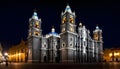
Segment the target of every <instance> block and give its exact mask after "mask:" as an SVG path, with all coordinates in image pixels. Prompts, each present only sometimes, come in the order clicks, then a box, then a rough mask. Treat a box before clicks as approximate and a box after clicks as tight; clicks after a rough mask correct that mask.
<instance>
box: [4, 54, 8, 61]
mask: <svg viewBox="0 0 120 69" xmlns="http://www.w3.org/2000/svg"><path fill="white" fill-rule="evenodd" d="M4 57H5V60H6V61H7V60H8V53H4Z"/></svg>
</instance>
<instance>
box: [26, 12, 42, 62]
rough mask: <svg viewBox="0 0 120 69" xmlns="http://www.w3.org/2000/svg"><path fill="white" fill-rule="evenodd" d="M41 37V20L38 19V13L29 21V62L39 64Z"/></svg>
mask: <svg viewBox="0 0 120 69" xmlns="http://www.w3.org/2000/svg"><path fill="white" fill-rule="evenodd" d="M41 36H42V29H41V19H38V16H37V12H34V13H33V16H32V17H31V18H30V19H29V33H28V49H29V52H28V62H39V60H40V59H39V57H40V51H39V49H40V38H41Z"/></svg>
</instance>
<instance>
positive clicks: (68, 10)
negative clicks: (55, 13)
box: [65, 4, 72, 13]
mask: <svg viewBox="0 0 120 69" xmlns="http://www.w3.org/2000/svg"><path fill="white" fill-rule="evenodd" d="M65 12H69V13H71V12H72V11H71V8H70V6H69V4H67V6H66V8H65Z"/></svg>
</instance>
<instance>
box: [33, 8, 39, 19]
mask: <svg viewBox="0 0 120 69" xmlns="http://www.w3.org/2000/svg"><path fill="white" fill-rule="evenodd" d="M32 18H33V19H36V20H38V16H37V12H36V10H34V13H33V16H32Z"/></svg>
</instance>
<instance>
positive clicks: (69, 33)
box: [27, 5, 103, 63]
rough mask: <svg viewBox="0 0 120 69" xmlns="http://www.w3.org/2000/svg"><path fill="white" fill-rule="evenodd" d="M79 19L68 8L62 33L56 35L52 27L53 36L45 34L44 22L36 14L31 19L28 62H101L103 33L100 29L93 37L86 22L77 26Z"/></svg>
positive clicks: (63, 18)
mask: <svg viewBox="0 0 120 69" xmlns="http://www.w3.org/2000/svg"><path fill="white" fill-rule="evenodd" d="M75 19H76V14H75V12H72V11H71V8H70V6H69V5H67V6H66V8H65V11H64V12H62V13H61V25H60V28H61V33H60V34H58V33H56V32H55V28H54V27H52V29H51V32H50V33H49V34H46V35H43V34H42V28H41V19H39V18H38V15H37V13H36V12H34V13H33V16H32V17H31V18H30V19H29V34H28V38H27V39H28V62H41V63H43V62H50V63H52V62H53V63H56V62H57V63H58V62H61V63H62V62H72V63H73V62H75V63H84V62H101V61H102V59H103V41H102V30H101V29H99V27H98V26H96V29H95V30H94V31H93V38H92V37H91V36H90V31H89V30H88V29H86V27H85V26H84V25H82V23H79V26H78V27H77V25H76V22H75ZM76 27H77V28H76ZM77 31H78V32H77Z"/></svg>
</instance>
